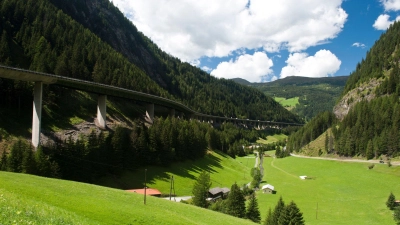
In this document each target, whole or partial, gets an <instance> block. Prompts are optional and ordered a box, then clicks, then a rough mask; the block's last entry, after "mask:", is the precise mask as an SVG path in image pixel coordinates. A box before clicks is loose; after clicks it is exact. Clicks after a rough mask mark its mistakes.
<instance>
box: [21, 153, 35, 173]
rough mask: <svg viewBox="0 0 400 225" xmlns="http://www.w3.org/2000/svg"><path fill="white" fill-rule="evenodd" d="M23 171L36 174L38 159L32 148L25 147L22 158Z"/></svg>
mask: <svg viewBox="0 0 400 225" xmlns="http://www.w3.org/2000/svg"><path fill="white" fill-rule="evenodd" d="M22 172H23V173H28V174H36V173H37V172H36V161H35V157H34V156H33V152H32V149H31V148H25V150H24V153H23V158H22Z"/></svg>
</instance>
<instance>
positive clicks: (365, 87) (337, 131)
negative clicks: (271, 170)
mask: <svg viewBox="0 0 400 225" xmlns="http://www.w3.org/2000/svg"><path fill="white" fill-rule="evenodd" d="M399 36H400V23H398V22H396V23H394V24H393V25H392V26H390V28H389V29H388V30H387V31H386V33H384V34H382V36H381V37H380V39H379V40H378V41H377V42H376V43H375V45H374V46H373V47H372V48H371V50H370V51H369V52H368V53H367V55H366V58H365V59H362V61H361V62H360V63H359V64H358V65H357V68H356V69H355V71H354V72H353V73H352V74H351V75H350V77H349V79H348V81H347V83H346V86H345V89H344V91H343V93H342V95H341V96H342V98H341V100H340V101H339V103H338V104H337V106H336V107H335V110H334V112H335V114H336V116H337V117H338V118H339V119H340V120H338V121H337V122H336V123H333V124H332V126H331V127H332V133H333V137H334V151H333V152H334V153H337V154H339V155H344V156H363V157H366V158H367V159H371V158H377V157H381V156H387V157H396V156H400V98H399V97H400V68H399V66H400V65H399V62H400V50H399V48H400V40H399V38H398V37H399ZM340 108H345V109H346V111H345V112H344V113H343V112H340V113H338V112H339V111H340ZM319 118H320V117H317V118H315V119H314V120H313V121H311V122H310V123H316V122H317V121H318V120H319ZM328 125H330V124H329V123H326V124H324V126H325V127H328ZM304 129H307V130H308V131H306V130H304ZM304 129H302V130H300V131H299V132H297V133H296V134H294V135H292V136H291V138H290V139H289V145H290V146H289V149H292V150H294V151H300V149H301V148H302V146H304V145H305V144H307V142H304V141H303V140H307V141H310V140H311V141H312V140H314V139H315V138H317V137H316V136H313V137H312V138H311V139H310V138H309V133H314V132H313V130H312V129H315V127H311V126H310V127H309V126H305V127H304ZM323 132H324V130H319V132H318V133H314V135H321V134H322V133H323Z"/></svg>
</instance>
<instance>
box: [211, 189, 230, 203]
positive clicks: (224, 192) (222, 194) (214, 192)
mask: <svg viewBox="0 0 400 225" xmlns="http://www.w3.org/2000/svg"><path fill="white" fill-rule="evenodd" d="M229 192H230V190H229V188H227V187H223V188H220V187H215V188H211V189H210V190H208V197H209V198H207V200H208V201H215V200H216V199H218V198H226V197H228V194H229Z"/></svg>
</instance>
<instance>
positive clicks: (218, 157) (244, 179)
mask: <svg viewBox="0 0 400 225" xmlns="http://www.w3.org/2000/svg"><path fill="white" fill-rule="evenodd" d="M251 157H252V156H249V158H247V161H246V163H245V165H243V164H242V163H239V162H238V161H236V160H235V159H233V158H231V157H230V156H228V155H226V154H224V153H221V152H208V153H207V155H206V156H205V157H204V158H202V159H199V160H196V161H186V162H180V163H174V164H173V165H171V166H169V167H160V166H148V167H146V169H147V175H146V176H147V184H148V186H149V187H152V188H156V189H158V190H160V191H161V193H163V194H169V192H170V185H171V184H170V181H171V180H170V179H171V176H174V185H175V190H174V191H175V193H176V195H178V196H187V195H191V194H192V186H193V184H194V182H195V179H196V178H197V177H198V176H199V174H200V173H201V172H202V171H207V172H210V176H211V182H212V187H217V186H218V187H229V188H230V187H231V185H232V184H233V183H234V182H237V184H238V185H240V186H241V185H243V184H247V183H248V182H250V181H251V179H252V178H251V176H250V168H248V167H247V166H254V162H255V159H254V157H252V158H251ZM143 177H144V170H136V171H134V172H131V171H126V172H124V173H123V174H121V176H118V177H105V178H103V179H101V180H100V181H99V182H98V184H100V185H102V186H107V187H113V188H119V189H134V188H141V187H143Z"/></svg>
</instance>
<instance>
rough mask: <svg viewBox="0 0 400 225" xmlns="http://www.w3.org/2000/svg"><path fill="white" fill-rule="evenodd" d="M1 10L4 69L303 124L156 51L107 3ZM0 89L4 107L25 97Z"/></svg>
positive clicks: (42, 2) (250, 92) (14, 4)
mask: <svg viewBox="0 0 400 225" xmlns="http://www.w3.org/2000/svg"><path fill="white" fill-rule="evenodd" d="M0 7H1V15H2V18H1V23H2V24H7V26H3V27H2V29H1V34H0V35H1V39H0V41H1V43H0V49H1V52H2V54H1V55H0V63H2V64H6V65H10V66H16V67H22V68H29V69H31V70H34V71H40V72H46V73H51V74H57V75H62V76H68V77H75V78H79V79H84V80H90V81H96V82H99V83H104V84H110V85H114V86H118V87H123V88H128V89H132V90H136V91H142V92H145V93H150V94H155V95H159V96H163V97H167V98H172V99H176V100H178V101H180V102H182V103H183V104H185V105H187V106H189V107H190V108H192V109H193V110H195V111H199V112H201V113H205V114H212V115H218V116H226V117H234V118H250V119H260V120H270V121H287V122H300V120H299V118H298V117H296V116H294V115H293V114H291V113H290V112H288V111H287V110H285V109H284V108H283V107H281V106H280V105H279V104H278V103H276V102H275V101H274V100H273V99H272V98H269V97H266V96H265V95H263V94H262V93H261V92H259V91H257V90H255V89H252V88H248V87H245V86H242V85H238V84H237V83H235V82H233V81H229V80H225V79H217V78H215V77H212V76H210V75H209V74H207V73H205V72H204V71H202V70H201V69H199V68H196V67H194V66H191V65H190V64H188V63H183V62H181V61H180V60H178V59H176V58H174V57H172V56H170V55H168V54H167V53H165V52H163V51H161V50H160V49H159V48H158V47H157V46H156V45H155V44H154V43H152V42H151V41H150V39H148V38H147V37H145V36H143V34H141V33H140V32H139V31H138V30H137V29H136V27H135V26H134V25H133V24H132V23H130V22H129V21H128V19H127V18H125V17H124V16H123V14H122V13H121V12H120V11H119V10H118V9H117V8H116V7H115V6H114V5H113V3H112V2H109V1H108V0H96V1H94V2H90V3H89V2H87V1H83V0H75V1H69V2H65V1H55V0H54V1H46V0H39V1H31V2H29V3H28V5H24V4H21V3H20V2H19V1H17V0H12V1H0ZM117 34H118V36H117V37H116V36H115V35H117ZM0 85H1V86H0V89H1V90H2V93H1V94H4V95H7V96H9V95H10V100H9V101H7V103H9V102H15V99H16V98H17V96H16V94H15V93H14V92H12V90H13V89H17V90H18V91H17V92H18V93H20V92H22V93H24V92H29V91H30V90H26V88H24V87H19V86H17V85H16V84H15V83H14V82H11V81H4V82H1V83H0ZM21 89H22V90H21ZM7 100H8V99H7Z"/></svg>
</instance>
